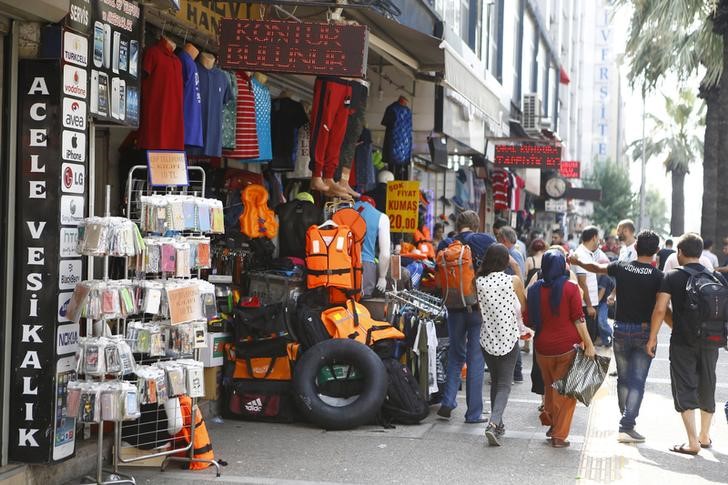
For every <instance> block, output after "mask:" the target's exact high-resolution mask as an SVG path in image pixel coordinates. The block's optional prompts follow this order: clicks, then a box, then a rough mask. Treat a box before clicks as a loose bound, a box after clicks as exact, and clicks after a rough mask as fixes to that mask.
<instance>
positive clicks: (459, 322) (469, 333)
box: [442, 310, 485, 421]
mask: <svg viewBox="0 0 728 485" xmlns="http://www.w3.org/2000/svg"><path fill="white" fill-rule="evenodd" d="M480 324H481V317H480V311H479V310H473V311H472V312H470V313H468V312H457V313H450V314H448V316H447V330H448V335H449V337H450V348H449V349H448V352H447V376H446V379H445V389H444V390H443V392H442V405H443V406H446V407H448V408H451V409H455V408H456V407H457V402H456V401H455V397H456V396H457V393H458V387H460V383H461V379H460V373H461V371H462V369H463V364H464V363H467V364H468V377H467V379H466V381H465V398H466V401H467V403H468V409H467V412H466V413H465V420H466V421H474V420H476V419H480V417H481V416H482V414H483V374H484V369H485V360H484V359H483V351H482V350H481V348H480Z"/></svg>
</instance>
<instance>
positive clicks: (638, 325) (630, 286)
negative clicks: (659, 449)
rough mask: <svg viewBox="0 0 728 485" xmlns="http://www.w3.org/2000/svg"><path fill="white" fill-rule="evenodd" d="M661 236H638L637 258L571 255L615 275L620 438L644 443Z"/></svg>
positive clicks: (648, 233) (586, 266)
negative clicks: (597, 259)
mask: <svg viewBox="0 0 728 485" xmlns="http://www.w3.org/2000/svg"><path fill="white" fill-rule="evenodd" d="M659 244H660V237H659V236H658V235H657V234H656V233H654V232H652V231H642V232H640V233H639V235H638V236H637V240H636V244H635V251H636V252H637V259H636V260H634V261H631V262H627V261H615V262H612V263H609V264H595V263H586V262H582V261H579V259H578V258H576V257H575V256H574V257H572V258H571V262H572V264H574V265H578V266H580V267H582V268H583V269H585V270H587V271H590V272H593V273H597V274H600V275H602V276H601V277H612V278H614V279H615V282H616V286H617V308H616V318H615V321H614V358H615V360H616V362H617V400H618V404H619V412H620V414H621V416H622V417H621V419H620V421H619V435H618V440H619V441H620V442H622V443H641V442H643V441H645V437H644V436H642V435H641V434H640V433H638V432H637V431H636V430H635V425H636V420H637V416H638V415H639V412H640V406H641V405H642V398H643V397H644V394H645V382H646V381H647V374H648V373H649V371H650V365H651V364H652V358H651V357H650V356H649V355H648V354H647V352H646V350H645V344H646V342H647V340H648V339H649V336H650V321H651V319H652V309H653V308H654V307H655V301H656V298H657V293H658V292H659V291H660V286H661V284H662V276H663V275H662V271H660V270H659V269H657V268H655V267H654V266H652V259H653V257H654V255H655V253H656V252H657V250H658V248H659Z"/></svg>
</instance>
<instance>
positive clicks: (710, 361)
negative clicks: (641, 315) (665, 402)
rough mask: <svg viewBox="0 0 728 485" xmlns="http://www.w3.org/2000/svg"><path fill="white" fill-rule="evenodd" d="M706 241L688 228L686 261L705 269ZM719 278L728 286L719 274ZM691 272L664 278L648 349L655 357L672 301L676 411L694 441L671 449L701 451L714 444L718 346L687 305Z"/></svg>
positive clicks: (682, 255) (680, 254)
mask: <svg viewBox="0 0 728 485" xmlns="http://www.w3.org/2000/svg"><path fill="white" fill-rule="evenodd" d="M702 252H703V240H702V239H701V238H700V236H698V235H697V234H693V233H688V234H685V235H683V236H682V237H681V238H680V242H679V243H678V245H677V258H678V262H679V263H680V265H681V266H683V267H686V268H691V269H693V270H695V271H705V267H704V266H703V265H701V264H700V255H701V254H702ZM714 275H715V276H716V278H718V280H719V281H720V282H721V283H722V284H723V285H728V283H726V281H725V279H723V277H722V276H720V275H719V274H718V273H714ZM689 279H690V275H689V274H688V273H687V272H686V271H684V270H682V269H680V268H677V269H674V270H672V271H670V272H669V273H667V274H666V275H665V277H664V279H663V281H662V285H661V287H660V292H659V293H658V294H657V303H656V304H655V310H654V312H653V313H652V328H651V331H650V338H649V341H648V342H647V349H646V350H647V352H648V353H649V354H650V355H651V356H652V357H654V356H655V351H656V349H657V334H658V332H659V331H660V327H661V326H662V322H663V320H665V316H666V312H667V309H668V304H669V303H670V302H672V318H670V317H669V316H668V318H667V324H668V325H669V326H671V327H672V335H671V337H670V379H671V381H672V397H673V401H674V404H675V410H677V412H679V413H680V414H681V415H682V420H683V424H684V425H685V431H686V432H687V435H688V442H687V443H686V444H682V445H675V446H674V447H672V448H671V449H670V451H673V452H675V453H682V454H687V455H697V454H698V452H699V451H700V449H701V448H710V447H711V440H710V423H711V421H712V419H713V414H714V413H715V382H716V377H715V367H716V364H717V362H718V349H717V348H707V347H706V346H705V345H702V344H701V342H700V339H699V337H698V335H697V332H696V330H695V328H694V327H695V324H694V323H692V322H691V319H690V317H689V315H688V308H687V290H686V287H687V283H688V280H689ZM696 409H700V431H699V432H698V431H697V429H696V427H695V410H696Z"/></svg>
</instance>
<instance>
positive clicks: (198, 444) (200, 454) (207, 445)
mask: <svg viewBox="0 0 728 485" xmlns="http://www.w3.org/2000/svg"><path fill="white" fill-rule="evenodd" d="M179 404H180V407H181V408H182V419H183V426H182V430H181V431H180V432H179V433H177V434H176V435H175V436H174V439H175V440H176V441H180V442H182V444H183V446H187V445H189V444H190V423H191V421H190V417H191V416H192V399H191V398H190V397H189V396H187V395H182V396H180V397H179ZM195 410H196V412H195V415H196V419H195V441H194V444H193V445H192V446H193V447H194V450H193V456H194V458H197V459H200V460H214V459H215V454H214V453H213V452H212V443H211V442H210V435H209V434H207V426H206V425H205V420H204V419H203V418H202V412H200V409H199V408H198V407H195ZM178 456H189V450H187V451H184V452H181V453H179V454H178ZM210 465H212V463H206V462H200V461H192V462H190V464H189V469H190V470H204V469H205V468H207V467H209V466H210Z"/></svg>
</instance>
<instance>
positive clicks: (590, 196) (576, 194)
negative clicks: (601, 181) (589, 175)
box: [564, 187, 602, 202]
mask: <svg viewBox="0 0 728 485" xmlns="http://www.w3.org/2000/svg"><path fill="white" fill-rule="evenodd" d="M564 197H566V198H567V199H578V200H591V201H593V202H599V201H600V200H602V191H601V190H600V189H584V188H581V187H569V188H567V189H566V193H565V194H564Z"/></svg>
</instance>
